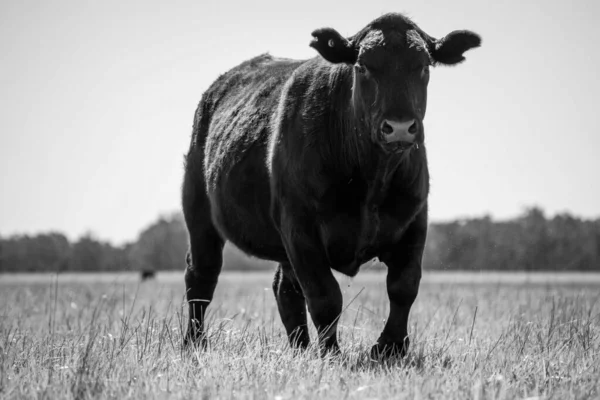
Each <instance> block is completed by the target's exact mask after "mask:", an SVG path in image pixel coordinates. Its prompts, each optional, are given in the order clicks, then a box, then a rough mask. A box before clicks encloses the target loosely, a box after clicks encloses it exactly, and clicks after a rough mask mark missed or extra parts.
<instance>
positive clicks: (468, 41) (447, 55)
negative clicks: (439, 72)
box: [431, 31, 481, 65]
mask: <svg viewBox="0 0 600 400" xmlns="http://www.w3.org/2000/svg"><path fill="white" fill-rule="evenodd" d="M479 46H481V37H479V35H478V34H476V33H474V32H471V31H453V32H450V33H449V34H447V35H446V36H444V37H443V38H441V39H438V40H436V41H435V42H434V43H433V49H432V52H431V53H432V54H431V55H432V56H433V59H434V60H435V61H436V62H437V63H440V64H446V65H454V64H458V63H461V62H463V61H464V60H465V57H464V56H463V53H464V52H465V51H467V50H469V49H472V48H474V47H479Z"/></svg>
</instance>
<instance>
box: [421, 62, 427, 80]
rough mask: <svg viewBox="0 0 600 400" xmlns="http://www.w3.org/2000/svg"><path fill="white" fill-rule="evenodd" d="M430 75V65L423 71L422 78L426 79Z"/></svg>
mask: <svg viewBox="0 0 600 400" xmlns="http://www.w3.org/2000/svg"><path fill="white" fill-rule="evenodd" d="M428 75H429V65H426V66H424V67H423V68H422V69H421V78H425V77H426V76H428Z"/></svg>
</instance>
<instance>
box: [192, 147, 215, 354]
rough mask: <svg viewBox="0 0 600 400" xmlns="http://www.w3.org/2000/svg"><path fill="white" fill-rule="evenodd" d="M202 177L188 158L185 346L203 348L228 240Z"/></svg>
mask: <svg viewBox="0 0 600 400" xmlns="http://www.w3.org/2000/svg"><path fill="white" fill-rule="evenodd" d="M201 176H202V174H201V172H200V173H194V168H193V164H191V163H190V160H189V157H188V165H187V167H186V173H185V177H184V182H183V214H184V217H185V223H186V225H187V229H188V233H189V236H190V247H189V252H188V255H187V269H186V272H185V286H186V294H187V301H188V305H189V325H188V330H187V334H186V336H185V338H184V345H186V346H187V345H190V344H201V345H202V346H203V347H204V346H206V337H205V329H204V316H205V314H206V309H207V307H208V305H209V304H210V302H211V301H212V298H213V294H214V292H215V288H216V286H217V281H218V279H219V274H220V272H221V265H222V263H223V246H224V244H225V242H224V240H223V239H222V238H221V236H220V235H219V233H218V232H217V230H216V228H215V227H214V225H213V222H212V219H211V213H210V204H209V200H208V197H207V195H206V191H205V189H204V182H203V181H202V180H201Z"/></svg>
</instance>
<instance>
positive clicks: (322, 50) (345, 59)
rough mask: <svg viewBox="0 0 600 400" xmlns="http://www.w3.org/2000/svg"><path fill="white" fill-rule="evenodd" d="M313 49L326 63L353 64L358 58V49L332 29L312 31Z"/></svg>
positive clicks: (311, 45)
mask: <svg viewBox="0 0 600 400" xmlns="http://www.w3.org/2000/svg"><path fill="white" fill-rule="evenodd" d="M312 36H313V40H312V41H311V42H310V47H313V48H314V49H315V50H317V51H318V52H319V54H320V55H321V56H322V57H323V58H324V59H326V60H327V61H329V62H331V63H334V64H338V63H347V64H354V63H355V62H356V59H357V58H358V49H356V48H355V47H354V45H353V44H352V42H350V41H349V40H348V39H346V38H345V37H343V36H342V35H340V34H339V32H338V31H336V30H335V29H333V28H321V29H317V30H316V31H313V33H312Z"/></svg>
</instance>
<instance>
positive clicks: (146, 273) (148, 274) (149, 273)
mask: <svg viewBox="0 0 600 400" xmlns="http://www.w3.org/2000/svg"><path fill="white" fill-rule="evenodd" d="M155 276H156V272H154V271H153V270H150V269H144V270H142V271H141V272H140V278H141V279H142V282H143V281H146V280H148V279H154V278H155Z"/></svg>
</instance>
